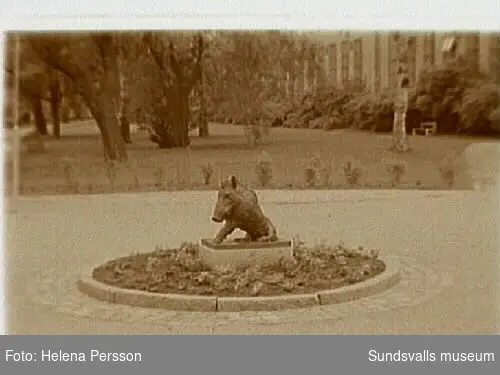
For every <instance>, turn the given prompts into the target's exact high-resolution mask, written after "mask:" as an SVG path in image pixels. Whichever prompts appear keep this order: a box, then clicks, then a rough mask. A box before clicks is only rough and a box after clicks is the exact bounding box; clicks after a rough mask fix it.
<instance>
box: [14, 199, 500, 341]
mask: <svg viewBox="0 0 500 375" xmlns="http://www.w3.org/2000/svg"><path fill="white" fill-rule="evenodd" d="M260 196H261V200H262V202H263V206H264V210H265V211H266V213H267V214H268V215H269V216H271V218H272V219H273V220H274V221H275V223H276V225H277V227H278V229H279V230H280V232H281V234H282V235H284V236H293V235H295V234H300V236H301V238H302V239H304V240H306V241H307V242H309V243H313V242H314V241H319V240H322V239H324V240H326V241H329V242H334V243H335V242H338V241H339V240H342V241H344V242H345V243H346V244H348V245H365V246H373V247H380V248H381V249H382V254H381V256H382V257H383V256H384V254H390V255H391V256H395V257H397V258H398V259H399V260H400V262H401V264H402V266H403V276H404V277H403V280H402V282H401V283H400V284H399V285H397V286H396V287H394V288H393V289H391V290H389V291H387V292H385V293H383V294H380V295H377V296H373V297H370V298H366V299H363V300H360V301H356V302H351V303H346V304H341V305H331V306H321V307H314V308H308V309H300V310H288V311H281V312H244V313H201V312H197V313H195V312H172V311H163V310H154V309H142V308H132V307H127V306H118V305H110V304H106V303H103V302H99V301H95V300H93V299H91V298H89V297H86V296H84V295H82V294H80V293H79V292H78V291H77V290H76V289H75V281H76V279H77V277H78V275H79V274H80V272H82V271H83V270H84V269H88V268H89V267H91V266H92V265H94V264H96V263H99V262H104V261H106V260H108V259H110V258H113V257H117V256H123V255H128V254H130V253H132V252H146V251H150V250H152V249H153V248H154V247H155V246H156V245H160V246H172V247H174V246H177V245H179V243H180V242H181V241H185V240H187V241H195V240H197V239H198V238H200V237H205V236H211V235H213V234H214V233H215V231H216V230H217V228H218V226H217V225H215V224H213V223H211V222H210V215H211V210H212V208H213V203H214V199H215V193H214V192H184V193H183V192H177V193H149V194H141V195H139V194H127V195H114V196H71V197H69V196H67V197H61V196H60V197H41V198H40V197H33V198H23V199H22V200H21V201H20V202H19V206H18V212H17V214H9V215H8V217H7V219H8V222H7V231H6V237H7V238H6V245H7V254H6V255H7V256H6V257H7V262H8V268H7V280H8V301H9V302H8V308H9V311H8V331H9V333H11V334H167V333H173V334H487V333H497V332H498V329H497V328H498V326H497V322H498V314H497V311H498V297H499V295H498V291H499V290H500V289H499V288H498V273H499V261H498V238H497V233H498V228H497V226H498V221H497V217H498V209H499V207H498V200H497V198H496V197H495V195H494V194H492V193H491V191H490V192H472V191H468V192H464V191H459V192H446V193H445V192H442V193H441V192H439V193H438V192H422V191H420V192H416V191H414V192H410V191H400V192H394V191H393V192H390V191H385V192H384V191H349V192H343V191H332V192H327V193H325V192H319V191H315V192H304V191H302V192H272V191H266V192H260Z"/></svg>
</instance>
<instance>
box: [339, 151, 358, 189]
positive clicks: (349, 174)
mask: <svg viewBox="0 0 500 375" xmlns="http://www.w3.org/2000/svg"><path fill="white" fill-rule="evenodd" d="M342 170H343V172H344V178H345V181H346V183H347V184H348V185H349V186H355V185H358V184H359V180H360V179H361V176H362V175H363V171H362V170H361V167H360V166H358V165H357V162H356V161H354V160H353V159H350V158H348V159H347V160H346V161H345V162H344V164H343V166H342Z"/></svg>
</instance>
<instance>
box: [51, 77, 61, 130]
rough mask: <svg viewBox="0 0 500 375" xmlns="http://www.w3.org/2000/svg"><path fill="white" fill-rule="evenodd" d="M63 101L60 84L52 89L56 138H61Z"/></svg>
mask: <svg viewBox="0 0 500 375" xmlns="http://www.w3.org/2000/svg"><path fill="white" fill-rule="evenodd" d="M61 101H62V93H61V87H60V86H59V82H57V84H54V85H53V86H52V87H51V88H50V112H51V115H52V124H53V125H54V137H56V138H57V139H59V138H61Z"/></svg>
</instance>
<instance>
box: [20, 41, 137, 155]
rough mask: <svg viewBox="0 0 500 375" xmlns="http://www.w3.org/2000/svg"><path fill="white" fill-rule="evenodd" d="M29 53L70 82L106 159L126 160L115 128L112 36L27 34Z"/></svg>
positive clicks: (116, 94)
mask: <svg viewBox="0 0 500 375" xmlns="http://www.w3.org/2000/svg"><path fill="white" fill-rule="evenodd" d="M25 40H26V41H27V42H28V43H29V45H30V46H31V48H32V50H33V51H34V52H35V53H36V54H37V55H38V57H39V58H40V59H41V60H42V61H43V62H44V63H46V64H47V65H48V66H49V67H50V68H52V69H55V70H58V71H59V72H61V73H62V74H64V75H66V76H67V77H68V78H70V79H71V81H72V83H73V85H74V88H75V90H76V91H77V92H78V93H79V95H80V96H81V97H82V99H83V101H84V102H85V104H86V105H87V107H88V108H89V110H90V112H91V113H92V116H93V117H94V119H95V120H96V122H97V125H98V127H99V130H100V131H101V135H102V140H103V145H104V157H105V159H106V160H126V159H127V153H126V149H125V142H124V139H123V137H122V135H121V133H120V127H119V121H118V118H119V102H120V76H119V66H118V65H119V63H118V56H119V43H118V41H117V36H116V35H115V34H114V33H109V32H107V33H102V32H95V33H71V34H63V33H57V34H50V35H48V34H29V35H26V36H25Z"/></svg>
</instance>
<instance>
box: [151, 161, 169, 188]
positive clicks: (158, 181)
mask: <svg viewBox="0 0 500 375" xmlns="http://www.w3.org/2000/svg"><path fill="white" fill-rule="evenodd" d="M154 177H155V186H156V188H157V189H164V188H165V180H166V178H167V174H166V172H165V168H164V167H163V166H162V165H158V166H157V167H156V169H155V172H154Z"/></svg>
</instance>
